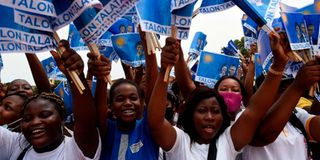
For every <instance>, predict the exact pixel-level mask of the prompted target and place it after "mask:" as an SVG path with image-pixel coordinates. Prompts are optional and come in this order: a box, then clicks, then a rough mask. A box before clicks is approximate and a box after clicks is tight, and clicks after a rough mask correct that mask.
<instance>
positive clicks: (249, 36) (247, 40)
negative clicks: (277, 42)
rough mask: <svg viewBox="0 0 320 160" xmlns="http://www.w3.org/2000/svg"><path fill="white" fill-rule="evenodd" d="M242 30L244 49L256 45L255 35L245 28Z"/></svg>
mask: <svg viewBox="0 0 320 160" xmlns="http://www.w3.org/2000/svg"><path fill="white" fill-rule="evenodd" d="M242 28H243V34H244V37H243V39H244V48H245V49H250V45H251V44H253V43H257V34H255V33H254V32H252V31H251V30H250V29H248V28H247V27H244V26H243V27H242Z"/></svg>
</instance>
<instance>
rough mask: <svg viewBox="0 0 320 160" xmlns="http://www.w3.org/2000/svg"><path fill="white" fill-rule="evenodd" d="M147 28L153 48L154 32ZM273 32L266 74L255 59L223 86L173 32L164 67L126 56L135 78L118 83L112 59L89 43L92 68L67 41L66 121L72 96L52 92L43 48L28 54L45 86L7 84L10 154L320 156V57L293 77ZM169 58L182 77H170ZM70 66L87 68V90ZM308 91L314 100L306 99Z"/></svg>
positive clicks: (0, 133)
mask: <svg viewBox="0 0 320 160" xmlns="http://www.w3.org/2000/svg"><path fill="white" fill-rule="evenodd" d="M141 38H142V45H143V49H144V50H145V51H146V50H147V46H146V44H147V43H146V38H145V37H144V33H141ZM270 41H271V48H272V54H273V56H274V59H273V63H272V65H271V67H270V69H269V71H268V72H267V73H266V74H265V75H262V79H263V81H262V82H254V64H253V62H252V61H250V60H249V61H243V63H245V64H243V65H242V66H243V70H244V72H243V75H240V76H239V75H238V76H237V77H235V76H230V75H229V76H227V75H226V76H223V77H221V78H220V80H218V81H217V83H216V84H215V87H214V88H209V87H207V86H205V85H203V84H199V83H195V82H194V81H193V80H192V76H191V74H190V70H189V68H188V67H187V63H186V61H185V59H184V53H183V51H182V48H181V45H180V41H178V40H177V39H175V38H173V37H169V38H167V39H166V44H165V46H164V47H163V48H162V53H161V66H160V69H158V66H157V60H156V56H155V55H154V54H151V55H148V54H147V52H144V53H145V54H146V55H145V56H146V64H145V68H143V67H139V68H135V69H133V68H131V67H129V66H126V65H125V64H123V69H124V71H125V73H126V74H125V75H126V78H124V79H120V80H117V81H115V82H114V83H113V84H111V86H108V85H109V84H108V82H107V81H106V80H105V79H106V78H105V77H107V76H108V75H110V72H111V69H112V68H111V62H110V60H108V59H107V58H106V57H104V56H103V55H101V56H99V57H97V55H96V54H94V53H89V54H88V57H89V61H88V64H87V65H88V73H87V77H86V76H85V74H84V71H83V70H84V62H83V61H82V59H81V57H80V56H79V55H78V54H77V53H76V51H74V50H73V49H71V48H70V46H69V45H68V42H67V41H61V42H60V43H59V47H64V48H65V51H64V52H63V54H62V56H61V57H59V56H58V55H57V53H56V52H55V51H51V53H52V55H53V57H54V58H55V60H56V62H57V66H58V67H59V69H60V70H61V71H62V72H63V73H64V74H65V75H66V77H67V79H68V81H69V83H70V84H71V91H72V99H73V106H72V107H73V117H74V120H73V123H72V124H65V117H66V112H65V107H64V102H63V99H62V98H61V97H59V96H57V95H55V94H54V93H52V89H51V88H52V87H51V86H50V83H49V80H47V79H48V78H46V77H45V76H46V75H45V71H44V69H43V68H42V67H39V65H40V62H39V60H38V59H37V57H36V55H35V54H26V55H27V59H28V61H29V64H30V68H31V70H32V74H33V76H34V80H35V83H36V87H37V90H36V91H34V89H33V88H32V86H31V85H30V84H29V83H28V82H27V81H25V80H23V79H16V80H13V81H12V82H10V83H8V85H7V86H4V85H1V86H0V88H1V92H0V93H1V94H0V96H1V105H0V125H1V127H0V160H15V159H19V160H29V159H30V160H35V159H46V160H49V159H50V160H51V159H55V160H56V159H71V160H80V159H106V160H115V159H118V160H140V159H145V160H158V159H162V160H166V159H168V160H205V159H208V160H214V159H217V160H218V159H219V160H226V159H227V160H241V159H242V160H251V159H254V160H259V159H260V160H277V159H279V160H289V159H290V160H305V159H320V153H319V152H320V149H319V143H318V142H320V116H319V115H320V106H319V102H318V100H317V99H315V98H314V97H309V96H308V94H306V93H308V91H309V89H310V87H313V86H315V84H318V82H319V80H320V57H316V58H315V60H312V61H309V62H308V63H306V64H305V65H304V66H303V67H302V68H301V69H300V71H299V72H298V74H297V76H296V78H295V79H289V80H288V79H286V80H284V79H283V72H284V69H285V66H286V64H287V63H288V60H289V55H288V48H287V46H285V45H283V44H284V43H286V42H283V41H284V39H283V38H280V35H279V34H278V33H276V32H271V33H270ZM258 47H259V46H258ZM252 49H253V48H252ZM253 50H254V49H253ZM252 52H255V51H252ZM249 59H250V58H249ZM169 66H174V69H175V78H172V79H170V81H169V82H166V81H164V77H165V73H166V69H167V67H169ZM69 71H75V72H76V73H77V75H78V76H79V79H80V81H81V82H82V83H83V84H84V86H85V89H84V90H83V93H80V92H79V91H78V89H77V86H76V84H75V82H74V81H73V79H72V78H71V77H70V75H69V74H68V73H69ZM92 75H93V76H95V77H96V78H97V84H96V90H95V93H94V94H92V93H91V88H92V87H91V84H92V83H91V81H92ZM257 79H258V78H257ZM88 82H89V83H88ZM108 88H110V90H109V89H108ZM303 97H304V98H303ZM302 98H303V99H302ZM306 99H309V100H307V101H311V102H312V103H309V105H304V106H300V105H299V104H300V103H299V102H301V101H302V100H306ZM310 99H311V100H310Z"/></svg>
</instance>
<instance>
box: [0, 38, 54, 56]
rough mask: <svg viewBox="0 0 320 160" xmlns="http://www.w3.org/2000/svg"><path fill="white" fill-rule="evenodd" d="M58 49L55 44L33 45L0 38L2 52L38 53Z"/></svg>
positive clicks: (0, 51)
mask: <svg viewBox="0 0 320 160" xmlns="http://www.w3.org/2000/svg"><path fill="white" fill-rule="evenodd" d="M53 49H56V46H55V45H49V46H41V47H39V46H32V45H27V44H23V43H18V42H12V41H2V40H0V53H26V52H27V53H37V52H45V51H50V50H53Z"/></svg>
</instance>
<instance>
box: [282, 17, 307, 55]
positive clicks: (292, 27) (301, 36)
mask: <svg viewBox="0 0 320 160" xmlns="http://www.w3.org/2000/svg"><path fill="white" fill-rule="evenodd" d="M281 18H282V21H283V24H284V27H285V29H286V33H287V36H288V39H289V42H290V47H291V49H292V50H302V49H309V48H310V43H309V37H308V33H307V26H306V23H305V20H304V18H303V14H301V13H286V12H281Z"/></svg>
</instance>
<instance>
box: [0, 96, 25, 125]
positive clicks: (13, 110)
mask: <svg viewBox="0 0 320 160" xmlns="http://www.w3.org/2000/svg"><path fill="white" fill-rule="evenodd" d="M23 102H24V100H23V98H21V97H20V96H18V95H11V96H8V97H6V98H4V99H3V100H2V101H1V102H0V125H4V124H9V123H11V122H14V121H16V120H18V119H19V118H20V114H21V112H22V108H23Z"/></svg>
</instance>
